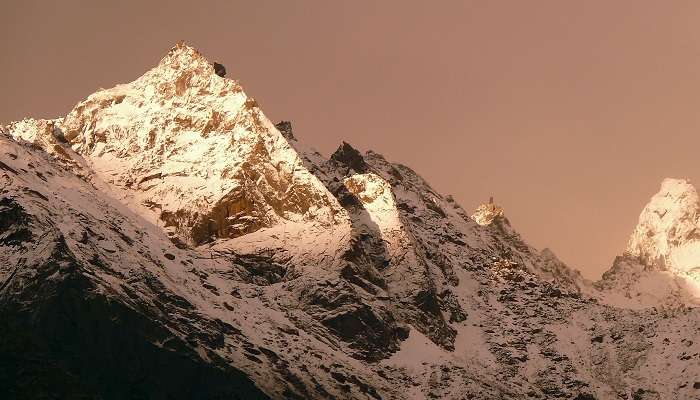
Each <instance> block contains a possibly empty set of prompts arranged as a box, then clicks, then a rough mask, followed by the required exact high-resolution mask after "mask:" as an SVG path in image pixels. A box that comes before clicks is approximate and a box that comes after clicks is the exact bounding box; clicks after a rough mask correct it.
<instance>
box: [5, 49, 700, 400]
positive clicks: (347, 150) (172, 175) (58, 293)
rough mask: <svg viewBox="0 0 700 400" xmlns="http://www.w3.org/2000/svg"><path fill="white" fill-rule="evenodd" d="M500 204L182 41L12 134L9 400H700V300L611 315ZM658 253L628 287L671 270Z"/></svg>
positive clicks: (624, 274) (635, 261)
mask: <svg viewBox="0 0 700 400" xmlns="http://www.w3.org/2000/svg"><path fill="white" fill-rule="evenodd" d="M679 197H682V198H686V197H687V196H686V197H684V196H680V195H679ZM691 203H692V202H691ZM684 208H685V207H684ZM480 210H481V211H482V212H480V213H477V215H475V217H474V219H472V218H470V217H469V216H468V215H467V213H466V212H465V211H464V209H462V207H461V206H460V205H459V204H457V203H456V202H455V200H454V199H452V198H451V197H449V196H442V195H441V194H439V193H438V192H436V191H435V190H434V189H433V188H432V187H431V186H430V185H429V184H428V183H427V182H425V180H423V179H422V178H421V177H420V176H419V175H418V174H417V173H416V172H414V171H413V170H411V169H410V168H408V167H406V166H404V165H400V164H396V163H392V162H389V161H387V160H386V159H385V158H384V157H383V156H381V155H379V154H377V153H374V152H371V151H370V152H366V153H364V154H363V153H360V152H359V151H357V150H355V149H353V148H352V146H350V145H349V144H347V143H343V144H342V146H340V148H339V149H338V151H336V152H335V153H334V154H333V155H332V156H331V157H330V158H326V157H324V156H323V155H321V154H320V153H318V152H316V151H314V150H312V149H310V148H307V147H305V146H304V144H302V143H299V142H298V141H297V140H296V138H294V135H293V134H292V129H291V123H288V122H286V123H280V124H278V125H276V126H273V125H272V124H271V123H270V122H269V121H268V120H267V119H266V118H265V117H264V115H263V114H262V112H261V111H260V110H259V109H258V107H257V105H256V104H255V102H254V101H253V100H252V99H250V98H249V97H247V96H246V95H245V94H244V93H243V92H242V90H241V89H240V87H239V86H238V84H237V83H236V82H234V81H230V80H228V79H224V78H222V77H221V76H219V75H217V74H216V73H215V70H214V69H213V67H212V65H211V64H210V63H209V62H208V61H207V60H205V59H204V58H203V57H202V56H201V55H200V54H199V53H197V52H196V51H195V50H194V49H191V48H189V47H187V46H184V45H178V46H176V47H175V48H174V49H173V50H172V51H171V52H170V53H169V54H168V55H167V56H166V57H165V58H164V59H163V60H162V61H161V63H160V64H159V65H158V66H157V67H156V68H154V69H153V70H151V71H149V72H148V73H146V74H145V75H144V76H143V77H141V78H139V79H137V80H136V81H134V82H132V83H130V84H127V85H119V86H117V87H115V88H112V89H108V90H103V91H100V92H98V93H96V94H94V95H92V96H90V97H88V99H87V100H85V101H84V102H81V103H80V104H79V105H78V106H76V108H75V109H74V110H73V111H71V113H70V114H69V115H68V116H67V117H65V118H63V119H57V120H50V121H35V120H25V121H22V122H19V123H14V124H10V125H9V126H8V127H2V128H1V129H0V398H16V397H24V398H36V397H50V396H54V397H90V398H92V397H99V398H105V399H111V398H115V399H116V398H130V397H143V398H176V399H177V398H202V399H209V398H233V399H236V398H241V399H255V398H268V397H269V398H274V399H333V398H335V399H393V400H399V399H401V400H403V399H407V398H416V399H423V398H444V399H486V400H490V399H493V400H496V399H523V398H532V399H552V398H562V399H572V398H575V399H605V400H607V399H620V398H627V399H631V398H635V396H636V397H639V398H669V399H670V398H673V399H695V398H697V392H698V390H697V389H696V388H695V386H697V385H698V384H697V376H698V375H700V370H699V367H698V366H699V365H700V363H699V362H698V361H700V359H699V358H698V357H699V356H698V355H699V354H700V340H695V338H694V337H693V334H694V333H695V332H697V331H698V330H700V315H698V313H699V311H700V310H698V309H691V308H687V307H673V308H663V309H661V308H657V309H653V308H644V307H636V308H641V309H639V310H630V309H625V308H615V307H610V306H607V305H604V304H599V302H598V301H597V300H599V299H597V298H596V297H595V296H597V295H598V294H596V293H593V294H594V295H593V296H591V293H592V292H595V291H594V289H593V288H591V287H590V286H589V285H588V283H587V282H586V281H585V280H583V279H582V278H581V276H580V274H578V273H577V272H576V271H574V270H572V269H570V268H569V267H567V266H566V265H565V264H564V263H563V262H562V261H561V260H559V259H558V258H557V257H556V255H554V253H552V252H551V251H549V250H546V249H545V250H543V251H538V250H537V249H535V248H533V247H532V246H529V245H528V244H527V243H526V242H525V241H524V240H523V239H522V238H521V237H520V235H519V234H518V233H517V232H516V231H515V229H514V228H513V227H512V226H511V225H510V224H509V223H508V220H507V219H506V218H505V216H504V215H503V211H502V209H500V208H499V207H497V206H495V205H485V206H484V207H483V208H480ZM681 214H683V213H681ZM686 214H687V215H686ZM690 214H691V213H685V214H684V215H686V216H689V215H690ZM482 217H483V218H482ZM475 219H476V220H477V221H475ZM687 219H688V218H686V217H683V218H680V219H679V220H682V221H686V220H687ZM486 221H488V222H487V223H484V222H486ZM664 229H665V230H664ZM664 229H662V231H663V232H666V233H664V235H667V237H669V238H682V239H683V240H685V241H686V242H691V241H692V240H694V239H692V238H691V236H692V235H690V234H689V233H688V234H682V235H681V236H677V235H675V233H674V232H673V229H672V228H670V227H669V228H668V229H666V228H664ZM655 232H656V231H655ZM674 235H675V236H674ZM185 242H187V243H185ZM654 243H656V242H654ZM668 243H669V247H668V248H669V249H670V248H673V247H674V246H679V245H680V244H679V243H680V242H679V243H676V240H675V239H669V241H668ZM645 246H646V244H645ZM654 246H656V247H655V248H659V249H661V248H662V247H661V245H656V244H654ZM664 251H665V250H664ZM640 254H641V253H640ZM654 254H656V253H654ZM664 254H665V253H664ZM669 254H673V251H672V250H671V253H669ZM652 258H653V259H657V258H656V257H652ZM671 258H673V257H671ZM639 259H640V258H639V256H631V255H627V256H625V257H621V258H620V259H619V260H620V262H616V267H615V268H614V269H613V271H614V273H610V274H608V276H611V277H612V276H614V277H615V279H612V278H611V279H609V280H607V281H606V282H607V283H610V284H611V286H615V287H616V288H618V289H615V290H619V288H620V287H622V286H619V285H617V282H618V280H619V281H620V282H625V283H629V282H633V281H632V280H630V279H628V278H629V277H630V276H635V277H636V276H640V277H641V276H643V275H644V274H647V273H649V272H650V271H649V270H650V269H652V268H656V269H658V271H657V270H654V271H652V272H656V273H670V272H669V270H670V268H671V267H669V264H668V262H666V263H665V264H664V268H665V269H663V270H662V268H661V267H659V265H660V264H654V266H653V267H652V266H649V267H646V266H643V265H642V264H641V263H640V262H639ZM650 259H651V258H650ZM664 260H666V261H668V260H669V258H668V257H665V258H664ZM618 278H619V279H618ZM616 279H617V280H616ZM611 282H612V283H611ZM613 283H614V284H613ZM624 287H625V289H624V290H619V293H622V295H621V296H622V297H625V295H626V294H628V293H632V292H634V291H635V290H637V289H636V286H624ZM610 290H613V289H610ZM603 292H605V294H606V295H608V294H609V290H608V289H605V288H604V289H603ZM631 296H632V295H630V297H631ZM599 297H600V296H599ZM625 298H626V297H625ZM109 365H113V366H114V368H113V369H109V368H106V367H105V366H109ZM166 383H167V384H166ZM640 396H641V397H640Z"/></svg>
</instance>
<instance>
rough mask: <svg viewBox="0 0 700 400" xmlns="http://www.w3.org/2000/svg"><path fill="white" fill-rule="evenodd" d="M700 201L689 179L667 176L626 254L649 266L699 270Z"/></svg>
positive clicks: (678, 269)
mask: <svg viewBox="0 0 700 400" xmlns="http://www.w3.org/2000/svg"><path fill="white" fill-rule="evenodd" d="M698 210H700V200H699V199H698V192H697V191H696V190H695V187H693V185H692V184H691V183H690V181H689V180H687V179H670V178H667V179H664V181H663V182H662V183H661V190H659V192H658V193H657V194H655V195H654V196H653V197H652V198H651V201H650V202H649V204H647V206H646V207H644V210H643V211H642V214H641V215H640V216H639V224H638V225H637V227H636V229H635V230H634V232H633V233H632V237H631V238H630V241H629V244H628V246H627V253H628V254H629V255H631V256H633V257H638V258H639V259H640V261H642V263H644V265H645V266H647V268H649V269H653V270H669V271H671V272H676V273H681V274H692V275H696V274H698V273H699V272H700V219H699V217H700V213H699V212H698Z"/></svg>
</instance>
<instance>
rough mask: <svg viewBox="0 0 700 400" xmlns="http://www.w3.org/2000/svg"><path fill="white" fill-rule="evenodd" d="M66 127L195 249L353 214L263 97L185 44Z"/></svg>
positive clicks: (99, 96)
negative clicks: (309, 166) (268, 111)
mask: <svg viewBox="0 0 700 400" xmlns="http://www.w3.org/2000/svg"><path fill="white" fill-rule="evenodd" d="M61 129H62V130H63V135H64V137H65V139H66V140H68V141H69V143H70V144H71V145H72V147H73V149H74V150H76V151H77V152H79V153H81V154H83V155H84V156H85V157H86V158H87V159H88V160H89V161H90V162H91V163H92V168H93V169H94V170H95V171H96V172H97V174H98V175H100V177H101V178H102V180H104V181H106V182H109V183H112V184H113V188H112V189H114V187H115V186H116V188H117V190H116V195H117V196H118V197H122V198H123V199H124V200H126V201H128V202H129V203H130V204H131V205H132V206H133V207H134V208H135V209H139V210H140V211H141V212H142V213H143V212H144V211H147V208H148V209H150V210H151V212H150V213H149V212H145V214H146V215H147V216H149V217H150V219H151V220H154V219H155V220H156V221H155V222H157V223H158V224H160V225H164V226H165V227H166V228H167V230H168V231H169V232H170V233H171V234H173V235H177V236H178V237H180V238H181V239H183V240H184V241H186V242H188V243H191V244H194V245H197V244H202V243H206V242H209V241H211V240H214V239H216V238H231V237H237V236H241V235H244V234H246V233H250V232H254V231H256V230H258V229H260V228H262V227H270V226H273V225H276V224H279V223H280V222H284V221H292V222H313V223H314V224H321V225H324V226H328V225H330V224H338V223H341V224H342V223H346V222H347V219H348V217H347V213H346V212H345V210H344V209H343V208H342V207H340V205H339V204H338V202H337V201H336V199H335V198H334V197H333V196H332V195H331V194H330V193H329V192H328V191H327V190H326V188H325V187H324V186H323V184H322V183H321V182H320V181H319V180H318V179H317V178H316V177H314V176H313V175H312V174H311V173H309V171H307V170H306V168H304V166H303V165H302V162H301V160H300V158H299V156H298V154H297V153H296V151H295V150H294V149H293V148H291V147H290V146H289V144H288V142H287V140H285V138H284V137H283V136H282V134H280V132H279V131H278V130H277V128H275V126H274V125H273V124H272V123H271V122H270V121H269V120H268V119H267V118H266V117H265V115H264V114H263V113H262V111H261V110H260V109H259V108H258V106H257V104H256V102H255V100H253V99H252V98H249V97H248V96H246V94H245V93H244V92H243V90H242V89H241V87H240V85H239V84H238V83H237V82H236V81H233V80H230V79H226V78H222V77H220V76H218V75H217V74H216V73H215V71H214V68H213V66H212V64H211V63H210V62H209V61H207V60H206V59H205V58H204V57H203V56H202V55H201V54H200V53H199V52H198V51H197V50H195V49H193V48H191V47H189V46H186V45H184V44H178V45H176V46H175V47H173V49H172V50H171V51H170V52H169V53H168V54H167V55H166V56H165V57H164V58H163V59H162V60H161V61H160V63H159V64H158V65H157V66H156V67H155V68H153V69H152V70H150V71H148V72H147V73H145V74H144V75H143V76H141V77H140V78H138V79H136V80H135V81H133V82H131V83H128V84H123V85H118V86H116V87H114V88H112V89H107V90H101V91H99V92H97V93H95V94H93V95H91V96H90V97H88V98H87V99H86V100H85V101H83V102H81V103H79V104H78V105H77V106H76V107H75V108H74V109H73V111H71V112H70V113H69V114H68V115H67V116H66V117H65V119H64V121H63V123H62V124H61ZM148 214H150V215H148Z"/></svg>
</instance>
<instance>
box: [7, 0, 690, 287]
mask: <svg viewBox="0 0 700 400" xmlns="http://www.w3.org/2000/svg"><path fill="white" fill-rule="evenodd" d="M180 40H184V41H185V42H187V43H188V44H190V45H192V46H194V47H196V48H197V49H199V50H200V51H201V52H202V53H203V54H204V55H205V56H206V57H207V58H209V59H210V60H211V61H218V62H220V63H222V64H224V65H225V66H226V68H227V70H228V75H227V76H228V77H231V78H234V79H237V80H239V81H240V82H241V84H242V85H243V87H244V89H245V90H246V92H247V93H248V94H249V95H251V96H252V97H254V98H255V99H256V100H257V101H258V103H259V104H260V105H261V107H262V109H263V110H264V112H265V113H266V115H267V116H268V117H269V118H270V119H271V120H273V121H278V120H291V121H292V122H293V125H294V134H295V136H296V137H297V138H298V139H299V140H301V141H303V142H306V143H309V144H311V145H313V146H315V147H316V148H317V149H318V150H320V151H321V152H322V153H324V154H326V155H329V154H330V153H332V152H333V151H334V150H335V148H337V147H338V145H339V144H340V143H341V142H342V141H346V142H349V143H350V144H352V145H353V146H355V147H356V148H358V149H360V150H369V149H371V150H374V151H376V152H379V153H382V154H384V156H385V157H386V158H387V159H389V160H390V161H394V162H399V163H402V164H405V165H408V166H410V167H411V168H413V169H414V170H416V171H417V172H418V173H419V174H421V175H422V176H423V177H424V178H425V179H426V180H427V181H428V182H430V184H431V185H432V186H433V187H434V188H435V189H437V190H438V191H440V192H441V193H443V194H452V195H453V196H454V197H455V199H457V201H458V202H459V203H460V204H461V205H462V206H463V207H464V208H465V209H467V210H468V211H471V210H473V209H474V208H476V206H478V204H479V203H481V202H483V201H486V200H487V199H488V198H489V196H494V199H495V201H496V203H498V204H500V205H502V206H503V207H504V209H505V212H506V215H507V216H508V218H509V220H510V221H511V223H512V225H513V226H514V227H515V228H516V229H517V230H518V231H519V232H520V233H521V234H522V235H523V237H524V238H525V240H526V241H528V242H529V243H530V244H532V245H534V246H536V247H538V248H544V247H549V248H550V249H552V250H553V251H554V252H555V253H556V254H557V255H558V256H559V257H560V258H561V259H562V260H563V261H565V262H566V263H567V264H569V265H570V266H572V267H574V268H577V269H579V270H580V271H581V272H582V273H583V274H584V276H586V277H588V278H591V279H597V278H598V277H599V276H600V274H601V273H602V272H604V271H605V270H607V269H608V268H609V267H610V265H611V264H612V261H613V259H614V257H615V256H616V255H618V254H620V253H621V252H622V251H623V250H624V248H625V246H626V243H627V240H628V238H629V235H630V234H631V232H632V230H633V228H634V226H635V225H636V222H637V219H638V217H639V213H640V212H641V210H642V208H643V207H644V205H645V204H646V202H647V201H648V200H649V198H650V197H651V196H652V195H653V194H654V193H655V192H656V191H657V190H658V189H659V185H660V183H661V180H662V179H663V178H665V177H677V178H689V179H691V181H692V182H694V183H699V182H700V160H699V159H698V153H699V150H700V134H699V133H700V129H699V128H700V113H698V110H697V109H698V106H699V105H700V2H697V1H643V0H637V1H623V0H618V1H614V2H611V1H603V0H590V1H562V0H546V1H545V0H541V1H540V0H533V1H527V2H524V1H519V0H512V1H500V0H489V1H486V0H482V1H467V0H464V1H446V0H445V1H437V2H424V1H389V0H387V1H353V2H345V1H343V2H341V1H301V0H299V1H266V0H262V1H260V0H256V1H250V0H247V1H197V2H195V1H180V0H171V1H167V2H156V1H111V2H107V1H73V0H62V1H60V2H46V1H41V2H39V1H27V0H24V1H18V0H6V1H3V2H2V4H0V52H1V54H2V55H3V56H2V57H0V89H1V94H0V123H2V124H4V123H7V122H9V121H12V120H18V119H22V118H24V117H35V118H54V117H57V116H60V115H65V114H67V113H68V111H70V109H71V108H72V107H73V106H74V105H75V104H76V103H78V102H79V101H80V100H82V99H83V98H85V97H87V96H88V95H89V94H91V93H93V92H95V91H96V90H97V89H99V88H102V87H104V88H108V87H112V86H114V85H115V84H118V83H123V82H129V81H132V80H134V79H136V78H137V77H138V76H140V75H141V74H143V73H144V72H145V71H146V70H148V69H150V68H151V67H153V66H154V65H155V64H157V63H158V61H159V60H160V58H161V57H163V56H164V55H165V54H166V53H167V52H168V50H169V49H170V48H171V47H172V46H173V45H174V44H175V43H176V42H178V41H180Z"/></svg>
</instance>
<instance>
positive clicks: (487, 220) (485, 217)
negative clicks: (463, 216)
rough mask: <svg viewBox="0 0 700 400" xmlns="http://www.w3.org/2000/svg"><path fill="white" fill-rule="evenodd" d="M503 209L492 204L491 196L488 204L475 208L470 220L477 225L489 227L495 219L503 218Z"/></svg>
mask: <svg viewBox="0 0 700 400" xmlns="http://www.w3.org/2000/svg"><path fill="white" fill-rule="evenodd" d="M504 215H505V214H504V213H503V208H501V206H499V205H497V204H495V203H494V202H493V196H491V197H490V198H489V202H488V203H484V204H482V205H480V206H479V207H477V208H476V211H474V214H472V219H473V220H474V221H475V222H476V223H477V224H479V225H482V226H483V225H490V224H491V223H492V222H493V221H494V220H495V219H496V218H498V217H503V216H504Z"/></svg>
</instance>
